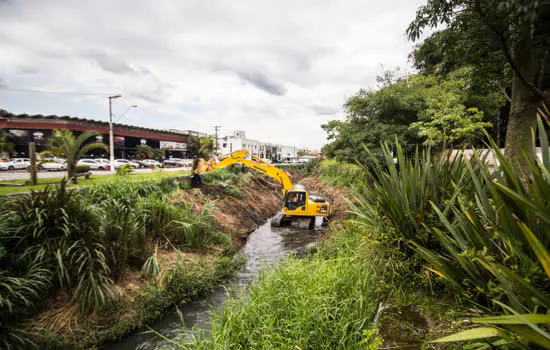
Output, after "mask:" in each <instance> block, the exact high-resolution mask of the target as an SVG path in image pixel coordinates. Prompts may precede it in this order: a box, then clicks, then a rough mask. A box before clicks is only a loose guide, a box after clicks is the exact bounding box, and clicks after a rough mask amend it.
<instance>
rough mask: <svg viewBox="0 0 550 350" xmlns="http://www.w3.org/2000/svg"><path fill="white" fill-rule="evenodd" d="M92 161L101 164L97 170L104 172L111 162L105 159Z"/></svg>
mask: <svg viewBox="0 0 550 350" xmlns="http://www.w3.org/2000/svg"><path fill="white" fill-rule="evenodd" d="M93 160H95V161H96V162H98V163H99V164H101V168H100V169H99V170H106V169H107V166H110V165H111V161H110V160H109V159H106V158H94V159H93Z"/></svg>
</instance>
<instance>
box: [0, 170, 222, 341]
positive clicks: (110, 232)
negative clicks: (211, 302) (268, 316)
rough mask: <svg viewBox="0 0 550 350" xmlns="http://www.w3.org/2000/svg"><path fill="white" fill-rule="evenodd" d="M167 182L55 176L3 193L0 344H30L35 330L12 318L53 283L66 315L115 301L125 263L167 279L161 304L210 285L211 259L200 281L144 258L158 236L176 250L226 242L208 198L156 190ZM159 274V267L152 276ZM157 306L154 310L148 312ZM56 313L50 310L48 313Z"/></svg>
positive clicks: (35, 306) (213, 281) (31, 307)
mask: <svg viewBox="0 0 550 350" xmlns="http://www.w3.org/2000/svg"><path fill="white" fill-rule="evenodd" d="M175 188H177V184H174V183H165V184H159V183H156V182H129V181H122V180H121V181H115V182H111V183H108V184H102V185H95V186H89V187H86V188H83V189H81V190H80V191H68V190H67V186H66V183H62V184H61V185H59V186H57V187H55V188H53V187H47V188H46V189H44V190H43V191H40V192H32V193H30V194H25V195H21V196H15V197H12V198H8V199H6V200H5V201H3V202H2V205H1V206H0V237H1V240H0V242H1V243H0V266H2V268H1V269H0V277H1V278H0V310H1V313H0V314H1V315H2V316H1V319H0V322H1V324H2V328H1V330H0V333H1V336H0V338H1V339H2V347H9V346H12V347H29V346H32V345H33V341H34V340H35V339H36V338H35V337H32V336H30V335H31V334H30V333H28V332H29V328H28V327H25V325H24V324H22V323H21V321H23V320H25V319H26V318H27V317H28V316H30V315H32V314H33V313H35V312H36V311H38V310H39V309H40V307H41V306H42V305H43V303H44V302H45V301H46V300H47V299H48V298H49V297H50V296H51V295H52V293H54V292H55V291H60V290H61V291H63V293H64V294H65V295H68V296H69V297H70V299H69V310H72V311H69V314H67V315H66V317H67V318H69V319H70V318H71V317H73V316H75V315H77V316H78V317H85V316H86V315H89V314H90V313H101V312H102V311H104V310H109V309H110V308H112V307H115V306H114V304H116V303H115V302H116V301H117V300H118V299H119V297H120V296H119V295H118V292H117V289H116V287H115V282H116V281H118V280H119V279H120V278H122V277H124V275H125V271H126V270H127V269H134V270H135V269H138V270H143V271H144V277H145V278H148V279H149V278H150V279H152V280H155V279H157V280H158V281H157V282H154V283H153V285H157V286H160V287H162V288H165V287H166V286H168V287H169V288H168V287H166V288H168V290H167V291H166V292H165V293H167V294H166V295H167V296H166V298H164V299H162V300H168V301H167V302H168V303H173V302H176V301H177V300H179V299H177V298H176V296H178V297H182V296H189V297H192V296H193V295H197V294H200V293H203V292H204V291H205V290H206V289H209V288H211V287H212V286H214V285H217V283H218V282H219V278H221V276H225V275H226V274H227V273H228V271H229V268H224V267H222V266H221V265H219V264H218V263H214V266H213V267H212V269H211V271H210V272H208V271H207V270H206V269H207V267H204V268H203V269H201V270H200V271H203V272H204V275H205V277H204V278H206V279H207V280H204V281H203V280H200V279H198V280H197V279H195V280H194V281H192V283H191V282H189V281H187V280H186V279H185V278H184V277H181V278H183V279H184V280H182V281H179V282H178V278H180V277H178V276H183V275H185V276H187V275H188V274H189V273H195V272H192V271H188V270H185V269H183V267H181V266H179V265H181V264H180V263H178V264H177V266H176V267H175V268H174V269H169V270H166V271H163V270H161V269H160V267H159V265H158V261H157V262H156V264H155V259H152V258H151V257H152V256H155V255H156V252H157V247H158V246H159V245H160V246H164V247H171V248H173V249H175V251H176V252H178V251H179V250H181V249H191V248H192V249H203V248H205V247H208V246H210V245H217V246H220V247H221V248H222V249H224V248H225V250H230V248H231V241H230V239H229V237H228V236H227V235H225V234H224V233H221V232H219V231H218V230H217V229H215V228H214V222H213V220H212V216H211V215H210V212H209V210H212V207H211V205H210V206H209V205H205V206H204V207H203V208H202V209H200V210H199V209H198V208H196V207H195V206H194V204H193V203H189V202H187V201H184V200H179V201H178V203H172V202H170V201H169V199H168V198H167V195H166V194H165V192H164V191H163V189H164V190H165V191H170V190H173V189H175ZM178 254H180V253H178ZM224 263H226V264H227V261H225V260H224ZM216 264H217V265H216ZM178 266H179V267H178ZM182 266H183V265H182ZM228 266H232V265H231V264H228ZM170 271H172V272H170ZM200 271H197V272H196V273H197V274H198V273H201V272H200ZM167 273H168V274H169V275H167ZM159 274H163V278H161V279H160V280H159V279H158V278H159ZM181 274H183V275H181ZM186 278H187V277H186ZM201 281H203V282H204V283H202V282H201ZM184 282H185V283H184ZM170 288H176V290H175V291H171V290H170ZM181 288H183V289H181ZM163 293H164V292H163ZM165 306H166V305H165ZM163 310H164V309H158V310H157V313H155V314H156V315H158V312H162V311H163ZM55 319H56V318H55V317H52V320H51V322H55ZM144 319H151V318H150V317H146V318H144ZM48 322H49V321H48ZM132 322H135V320H133V321H132ZM133 324H134V326H135V325H136V324H135V323H133ZM138 324H139V323H138Z"/></svg>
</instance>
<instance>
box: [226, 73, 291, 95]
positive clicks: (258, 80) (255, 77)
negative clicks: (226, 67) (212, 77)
mask: <svg viewBox="0 0 550 350" xmlns="http://www.w3.org/2000/svg"><path fill="white" fill-rule="evenodd" d="M235 74H237V76H238V77H239V78H241V79H243V80H246V81H247V82H249V83H250V84H252V85H254V86H255V87H257V88H258V89H260V90H263V91H265V92H267V93H268V94H271V95H275V96H283V95H285V94H286V92H287V89H286V88H285V86H284V85H283V84H280V83H278V82H276V81H274V80H272V79H270V78H269V77H268V76H266V75H265V74H263V73H261V72H257V71H256V72H254V71H248V72H247V71H235Z"/></svg>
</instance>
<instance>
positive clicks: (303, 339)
mask: <svg viewBox="0 0 550 350" xmlns="http://www.w3.org/2000/svg"><path fill="white" fill-rule="evenodd" d="M361 241H362V239H361V237H360V236H359V235H356V234H355V233H354V232H351V231H343V232H341V233H338V234H337V235H335V236H333V237H331V239H330V240H329V241H327V242H324V244H322V245H321V246H320V247H319V249H318V251H317V252H316V253H311V255H310V256H308V258H307V259H298V258H295V257H290V258H289V259H287V260H286V261H284V262H282V263H281V265H279V266H278V267H277V268H275V270H273V271H270V272H265V271H264V273H262V274H260V277H259V280H258V282H257V283H255V284H254V285H252V286H251V287H250V295H248V296H246V297H243V298H242V299H237V300H231V301H230V302H228V303H227V304H226V306H225V309H224V310H223V311H222V312H220V313H219V314H215V316H214V320H213V322H212V330H211V336H207V335H205V334H200V335H199V336H198V337H196V338H195V339H193V340H192V341H190V342H187V341H185V340H183V339H182V340H180V341H179V343H178V342H176V344H177V345H178V346H181V347H183V348H187V347H188V348H193V349H222V348H233V349H290V348H296V349H307V348H314V349H317V348H327V349H356V348H361V347H364V348H366V347H367V345H368V344H370V343H375V342H377V340H378V339H377V338H376V336H375V335H374V333H373V332H369V331H367V332H365V330H368V329H369V328H370V327H371V326H372V324H373V322H375V318H376V312H377V307H378V305H377V304H376V295H375V288H374V284H373V283H374V282H373V278H372V277H373V276H372V273H371V265H370V263H369V262H368V261H366V260H365V259H363V258H361V256H360V255H358V254H357V250H358V248H359V245H360V243H361Z"/></svg>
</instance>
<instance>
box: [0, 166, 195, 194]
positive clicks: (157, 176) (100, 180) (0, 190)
mask: <svg viewBox="0 0 550 350" xmlns="http://www.w3.org/2000/svg"><path fill="white" fill-rule="evenodd" d="M186 175H189V170H179V171H173V172H172V171H171V172H164V171H163V172H152V173H143V174H133V175H127V177H128V179H131V180H132V181H145V180H158V181H161V180H162V179H166V178H170V177H178V176H186ZM29 176H30V175H29ZM120 177H121V176H120V175H118V176H117V175H116V174H108V175H92V176H90V178H89V179H86V178H84V177H80V178H79V179H78V185H69V188H75V187H86V186H91V185H100V184H105V183H109V182H113V181H115V180H117V179H119V178H120ZM62 179H63V177H62V176H60V177H53V178H39V179H38V185H36V186H31V185H27V186H17V187H9V186H6V187H5V186H0V195H4V194H11V193H24V192H30V191H32V190H35V191H41V190H43V189H44V188H46V187H47V186H48V185H52V184H59V183H60V182H61V180H62ZM26 181H28V179H19V180H5V181H4V180H3V181H0V182H2V183H13V184H24V183H25V182H26Z"/></svg>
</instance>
